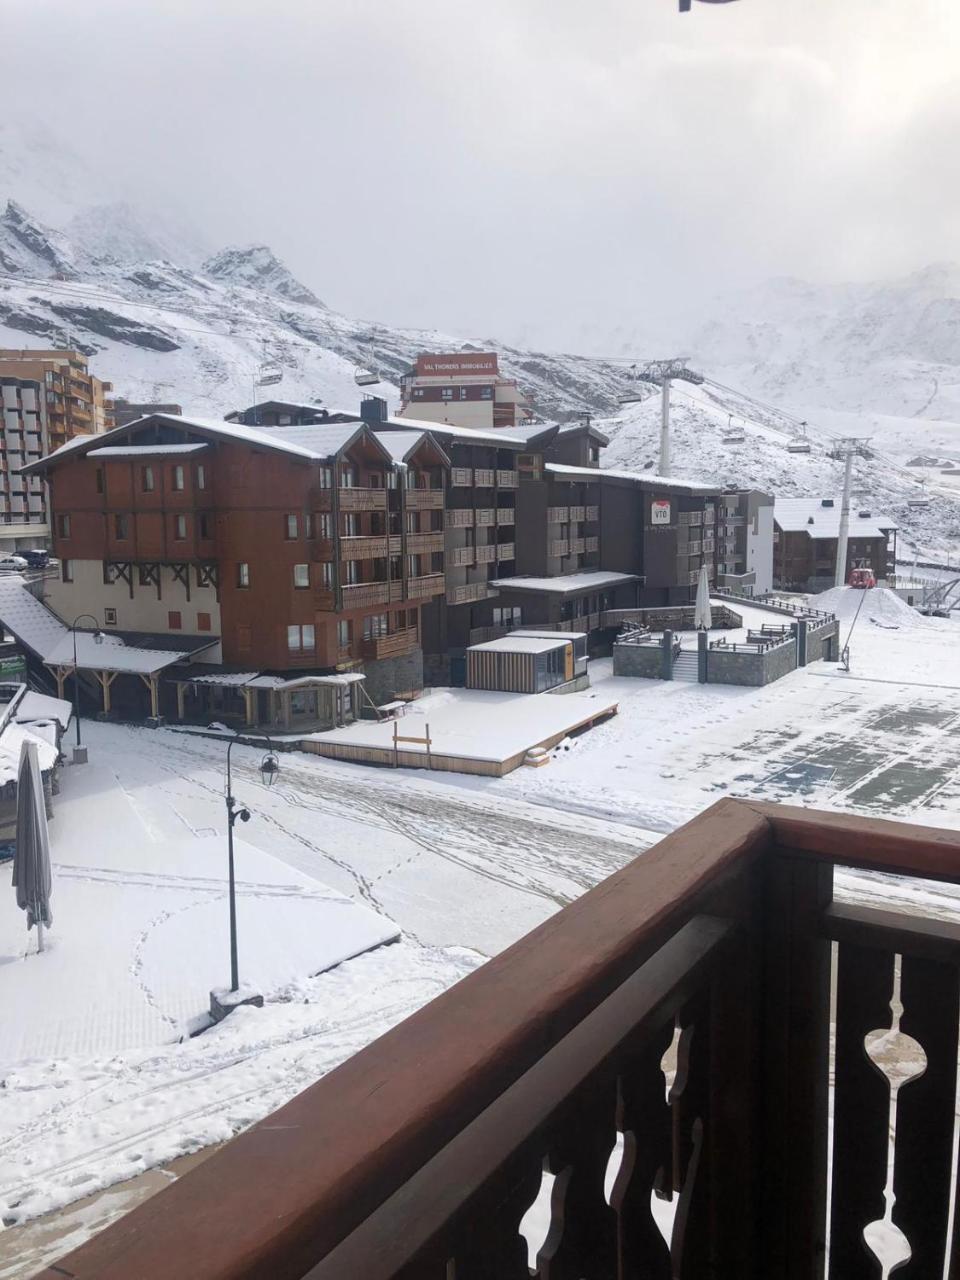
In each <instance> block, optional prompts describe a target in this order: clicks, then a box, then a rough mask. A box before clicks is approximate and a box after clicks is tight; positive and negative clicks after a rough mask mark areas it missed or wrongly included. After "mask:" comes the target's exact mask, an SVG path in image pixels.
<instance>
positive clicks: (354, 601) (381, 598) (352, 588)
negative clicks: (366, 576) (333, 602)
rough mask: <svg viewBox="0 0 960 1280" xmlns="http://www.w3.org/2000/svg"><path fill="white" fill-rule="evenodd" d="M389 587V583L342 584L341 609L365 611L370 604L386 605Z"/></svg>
mask: <svg viewBox="0 0 960 1280" xmlns="http://www.w3.org/2000/svg"><path fill="white" fill-rule="evenodd" d="M390 585H391V584H390V583H389V582H351V583H344V586H343V607H344V609H365V608H366V607H367V605H371V604H388V603H389V601H390ZM401 586H402V584H401Z"/></svg>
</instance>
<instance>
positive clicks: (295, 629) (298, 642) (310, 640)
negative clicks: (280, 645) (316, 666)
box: [287, 625, 317, 653]
mask: <svg viewBox="0 0 960 1280" xmlns="http://www.w3.org/2000/svg"><path fill="white" fill-rule="evenodd" d="M316 644H317V641H316V632H315V631H314V629H313V626H312V625H307V626H302V627H301V626H292V627H287V649H288V650H289V651H290V653H312V652H313V650H314V649H315V648H316Z"/></svg>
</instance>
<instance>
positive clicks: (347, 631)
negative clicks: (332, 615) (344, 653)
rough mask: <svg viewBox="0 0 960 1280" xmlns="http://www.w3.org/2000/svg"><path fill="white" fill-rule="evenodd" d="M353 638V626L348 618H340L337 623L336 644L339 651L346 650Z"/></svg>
mask: <svg viewBox="0 0 960 1280" xmlns="http://www.w3.org/2000/svg"><path fill="white" fill-rule="evenodd" d="M352 638H353V624H352V623H351V622H350V620H349V618H341V619H340V621H339V622H338V623H337V644H338V646H339V647H340V648H341V649H348V648H349V647H350V641H351V640H352Z"/></svg>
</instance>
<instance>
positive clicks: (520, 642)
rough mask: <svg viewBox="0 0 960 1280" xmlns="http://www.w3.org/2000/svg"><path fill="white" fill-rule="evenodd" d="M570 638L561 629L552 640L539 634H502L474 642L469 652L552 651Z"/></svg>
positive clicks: (568, 641) (561, 646)
mask: <svg viewBox="0 0 960 1280" xmlns="http://www.w3.org/2000/svg"><path fill="white" fill-rule="evenodd" d="M570 640H571V637H570V636H568V635H565V634H564V633H563V632H560V631H555V632H554V634H553V638H552V639H550V640H547V639H545V638H543V637H537V636H514V635H510V636H501V637H500V639H499V640H486V641H485V642H484V643H483V644H472V645H471V646H470V647H469V649H468V650H467V653H481V652H482V653H550V652H551V651H552V650H553V649H562V648H563V646H564V645H565V644H569V643H570Z"/></svg>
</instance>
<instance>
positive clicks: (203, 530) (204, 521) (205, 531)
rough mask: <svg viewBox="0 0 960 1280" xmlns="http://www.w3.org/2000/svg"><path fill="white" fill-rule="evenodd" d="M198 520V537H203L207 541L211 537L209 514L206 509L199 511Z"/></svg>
mask: <svg viewBox="0 0 960 1280" xmlns="http://www.w3.org/2000/svg"><path fill="white" fill-rule="evenodd" d="M198 518H199V521H200V537H201V538H205V539H206V540H207V541H208V542H209V540H210V539H211V538H212V537H213V534H212V533H211V532H210V516H209V514H208V513H207V512H206V511H201V513H200V515H199V517H198Z"/></svg>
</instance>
